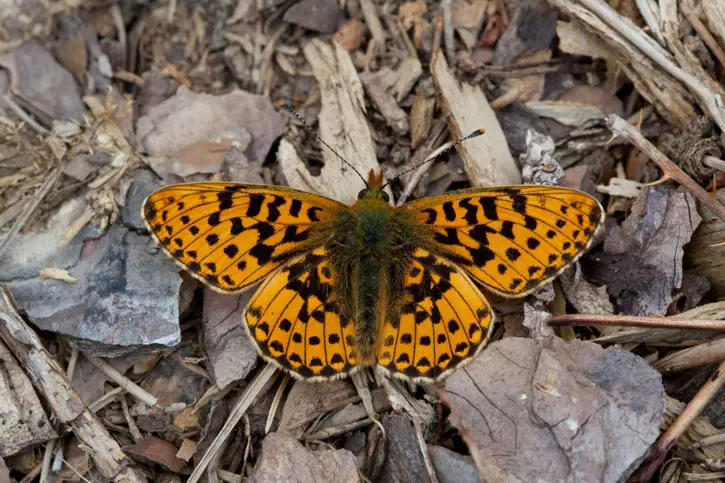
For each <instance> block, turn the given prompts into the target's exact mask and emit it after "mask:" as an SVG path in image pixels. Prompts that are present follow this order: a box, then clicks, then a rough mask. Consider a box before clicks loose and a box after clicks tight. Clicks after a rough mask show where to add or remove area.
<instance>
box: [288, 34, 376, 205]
mask: <svg viewBox="0 0 725 483" xmlns="http://www.w3.org/2000/svg"><path fill="white" fill-rule="evenodd" d="M303 52H304V54H305V57H306V58H307V61H308V62H309V63H310V65H311V66H312V70H313V73H314V75H315V78H316V79H317V83H318V86H319V88H320V96H321V98H322V110H321V111H320V116H319V135H320V137H321V138H322V139H324V140H325V142H326V143H327V144H329V145H330V146H331V147H332V148H333V149H334V150H335V151H337V152H338V153H339V154H340V156H342V157H343V158H344V159H345V160H346V161H347V162H349V163H350V164H351V165H353V166H354V167H355V169H357V170H358V171H359V172H360V173H361V175H362V176H363V177H365V178H366V179H367V174H368V172H369V171H370V170H371V169H373V170H375V171H376V172H377V171H379V170H380V165H379V164H378V161H377V157H376V156H375V146H374V145H373V141H372V135H371V133H370V127H369V126H368V122H367V117H366V112H365V98H364V95H363V88H362V83H361V82H360V78H359V77H358V75H357V71H356V69H355V66H354V65H353V63H352V59H350V54H348V52H347V51H346V50H345V49H344V48H342V47H341V46H340V45H339V44H337V43H335V42H333V44H332V45H330V44H329V43H327V42H323V41H321V40H317V39H314V40H311V41H310V42H308V43H307V44H306V45H305V46H304V48H303ZM290 148H292V146H291V145H290V144H289V143H284V142H283V143H280V148H279V151H278V153H277V158H278V160H279V163H280V169H281V172H282V174H283V175H284V177H285V179H286V180H287V182H288V184H289V186H291V187H294V188H298V189H304V190H307V191H313V192H316V193H320V194H323V195H325V196H328V197H330V198H333V199H336V200H339V201H342V202H346V203H350V202H353V201H354V200H355V199H357V193H358V192H359V191H360V190H361V189H363V188H364V187H365V184H364V182H363V180H361V179H360V177H358V175H357V174H355V172H354V171H353V170H351V169H350V168H349V167H348V166H345V165H344V164H343V163H342V161H340V159H339V158H338V157H337V155H335V154H334V153H333V152H331V151H330V150H329V149H327V148H326V147H324V146H323V147H322V155H323V158H324V160H325V166H324V167H323V168H322V170H321V171H320V175H319V176H312V175H310V174H309V172H308V171H307V168H306V167H305V165H304V163H302V161H301V160H300V159H299V157H298V156H297V155H296V153H292V152H291V151H290ZM292 150H294V148H292Z"/></svg>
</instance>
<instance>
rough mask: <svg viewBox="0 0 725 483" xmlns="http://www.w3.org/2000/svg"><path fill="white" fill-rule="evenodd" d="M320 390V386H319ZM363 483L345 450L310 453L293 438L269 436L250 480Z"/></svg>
mask: <svg viewBox="0 0 725 483" xmlns="http://www.w3.org/2000/svg"><path fill="white" fill-rule="evenodd" d="M318 387H319V385H318ZM290 481H295V482H308V481H314V482H317V483H336V482H340V481H344V482H346V483H347V482H349V483H356V482H359V483H362V481H363V480H362V478H360V473H359V470H358V467H357V464H356V463H355V456H354V455H353V454H352V453H351V452H349V451H347V450H345V449H338V450H332V449H320V450H318V451H311V450H309V449H307V448H305V447H304V446H302V444H300V442H299V441H297V439H296V438H294V437H291V436H286V435H281V434H277V433H270V434H268V435H267V437H266V438H264V442H263V443H262V453H261V454H260V456H259V459H258V460H257V464H256V466H255V467H254V470H253V471H252V474H251V476H250V477H249V482H250V483H276V482H279V483H286V482H290Z"/></svg>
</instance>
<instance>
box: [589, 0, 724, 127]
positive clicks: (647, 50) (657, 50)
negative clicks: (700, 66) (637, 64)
mask: <svg viewBox="0 0 725 483" xmlns="http://www.w3.org/2000/svg"><path fill="white" fill-rule="evenodd" d="M579 2H580V3H581V4H582V5H584V6H585V7H586V8H588V9H589V10H590V11H591V12H593V13H594V14H596V15H597V16H598V17H599V18H600V19H601V20H602V21H604V22H605V23H606V24H608V25H609V26H610V27H612V28H613V29H614V30H616V31H617V32H619V33H620V34H621V35H622V36H623V37H624V38H626V39H627V40H628V41H629V42H631V43H632V44H633V45H634V46H635V47H637V48H638V49H639V50H640V51H641V52H642V53H644V54H645V55H646V56H647V57H649V58H650V59H652V61H654V62H655V63H656V64H657V65H659V66H660V67H662V68H663V69H664V70H665V71H667V73H669V74H670V75H671V76H672V77H674V78H675V79H677V80H679V81H680V82H682V83H683V84H685V85H686V86H687V87H689V89H690V91H692V93H693V94H695V96H696V97H697V98H698V99H699V103H700V106H701V107H702V108H703V110H705V111H707V112H708V113H710V116H711V117H712V119H713V120H714V121H715V123H716V124H717V125H718V126H719V127H720V129H721V130H723V131H725V105H723V99H722V97H720V96H719V95H716V94H715V93H714V92H713V91H712V90H711V89H710V88H709V87H707V85H705V83H704V82H702V81H701V80H700V79H698V78H697V77H695V76H694V75H692V74H690V73H689V72H685V71H684V70H682V69H681V68H680V67H679V66H677V64H675V63H674V62H673V61H672V58H671V57H670V56H669V55H667V53H666V52H665V51H664V49H662V47H661V46H660V45H659V44H658V43H656V42H655V41H654V40H652V38H651V37H649V36H648V35H646V34H645V33H644V32H643V31H642V29H640V28H639V27H637V26H636V25H635V24H633V23H632V22H630V21H629V20H628V19H625V18H623V17H622V16H621V15H620V14H619V13H617V12H616V11H615V10H614V9H613V8H612V7H610V6H609V5H607V4H606V3H605V2H604V1H603V0H579Z"/></svg>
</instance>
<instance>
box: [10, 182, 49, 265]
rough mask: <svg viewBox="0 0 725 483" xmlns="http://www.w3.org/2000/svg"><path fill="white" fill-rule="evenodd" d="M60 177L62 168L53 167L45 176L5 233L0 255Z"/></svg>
mask: <svg viewBox="0 0 725 483" xmlns="http://www.w3.org/2000/svg"><path fill="white" fill-rule="evenodd" d="M58 178H60V169H58V168H53V169H52V170H51V172H50V173H49V174H48V177H47V178H45V181H43V184H42V185H41V186H40V188H38V191H36V192H35V194H33V199H32V201H31V202H30V203H28V204H27V205H25V209H24V210H23V212H22V213H21V214H20V216H18V218H17V220H15V223H13V226H12V227H10V230H9V231H8V233H7V235H5V239H4V240H3V241H2V243H0V255H2V254H3V252H4V251H5V249H6V248H7V247H8V246H9V245H10V241H11V240H12V239H13V237H15V235H16V234H17V233H18V232H19V231H20V229H21V228H22V227H23V226H25V222H26V221H28V219H29V218H30V215H32V214H33V212H34V211H35V209H36V208H37V207H38V205H39V204H40V202H41V201H43V198H45V195H47V194H48V192H49V191H50V189H51V188H52V187H53V185H55V182H56V181H58Z"/></svg>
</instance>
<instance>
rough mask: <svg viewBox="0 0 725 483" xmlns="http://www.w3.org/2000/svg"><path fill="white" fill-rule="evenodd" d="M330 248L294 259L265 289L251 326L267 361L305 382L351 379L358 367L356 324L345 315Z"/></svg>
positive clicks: (249, 315)
mask: <svg viewBox="0 0 725 483" xmlns="http://www.w3.org/2000/svg"><path fill="white" fill-rule="evenodd" d="M335 281H336V274H335V272H334V270H333V268H332V266H331V265H330V261H329V258H328V252H327V250H326V249H325V248H316V249H314V250H312V251H311V252H309V253H307V254H306V255H301V256H298V257H295V258H293V259H291V260H290V261H289V262H287V263H286V264H285V265H283V266H282V267H280V268H279V269H277V271H275V272H274V273H273V274H272V275H270V276H269V277H268V278H267V279H266V280H265V281H264V282H263V283H262V285H261V286H260V287H259V289H258V290H257V292H256V293H255V294H254V297H253V298H252V300H251V301H250V302H249V305H248V306H247V309H246V311H245V313H244V320H245V322H246V324H245V326H246V327H247V330H248V332H249V335H250V336H251V339H252V341H253V342H254V344H255V345H256V346H257V350H258V351H259V353H260V354H261V355H262V357H264V358H265V359H266V360H268V361H270V362H272V363H273V364H276V365H277V366H279V367H281V368H282V369H284V370H286V371H288V372H289V373H290V374H292V375H293V376H295V377H297V378H300V379H307V380H313V381H322V380H328V379H336V378H340V377H345V376H347V375H348V374H350V373H351V372H354V370H355V369H356V368H357V367H358V366H357V347H356V342H355V327H356V324H355V323H354V322H353V321H352V320H347V319H345V318H344V317H343V316H342V315H341V311H340V306H339V303H338V302H339V300H338V298H337V296H336V294H335V290H334V287H335Z"/></svg>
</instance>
